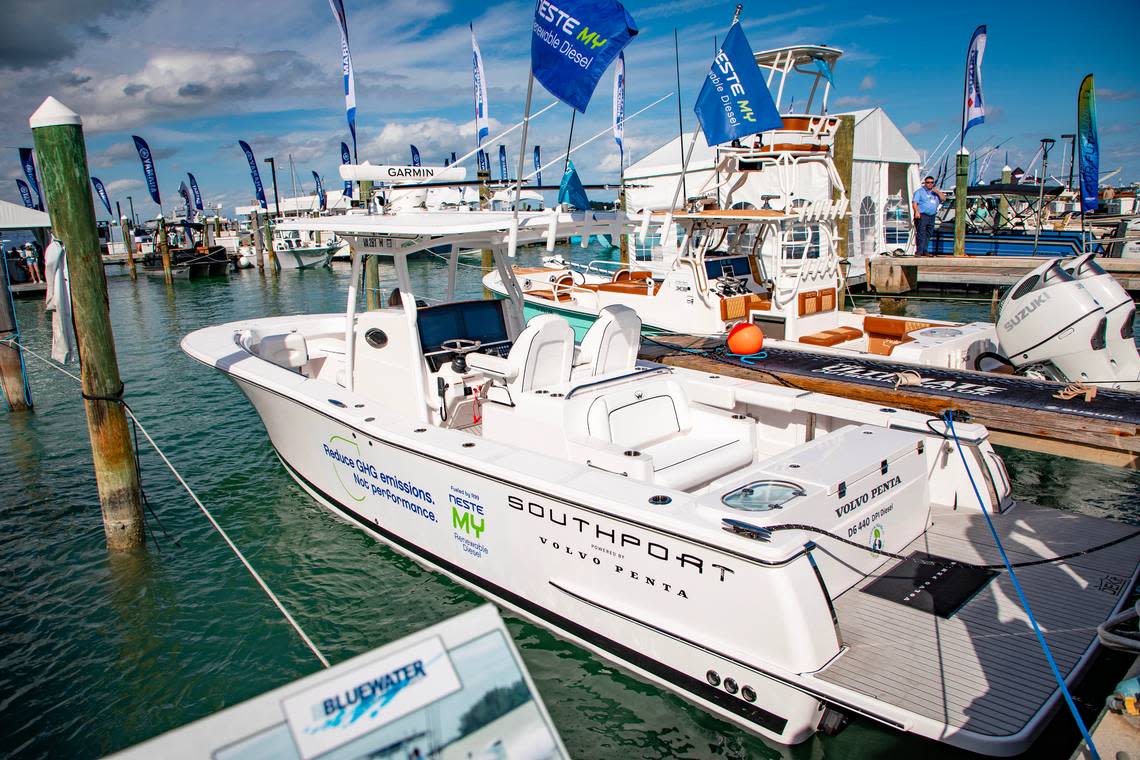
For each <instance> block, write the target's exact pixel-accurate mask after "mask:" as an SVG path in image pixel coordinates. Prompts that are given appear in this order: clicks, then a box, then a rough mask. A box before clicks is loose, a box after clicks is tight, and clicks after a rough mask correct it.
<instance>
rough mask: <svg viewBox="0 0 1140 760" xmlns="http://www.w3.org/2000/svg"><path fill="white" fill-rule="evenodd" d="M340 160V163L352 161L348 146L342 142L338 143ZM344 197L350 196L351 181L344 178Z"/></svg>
mask: <svg viewBox="0 0 1140 760" xmlns="http://www.w3.org/2000/svg"><path fill="white" fill-rule="evenodd" d="M340 162H341V163H342V164H351V163H352V154H351V153H349V152H348V146H347V145H345V144H344V143H341V144H340ZM344 197H345V198H351V197H352V182H351V181H350V180H345V182H344Z"/></svg>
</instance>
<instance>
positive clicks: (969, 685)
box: [816, 504, 1140, 736]
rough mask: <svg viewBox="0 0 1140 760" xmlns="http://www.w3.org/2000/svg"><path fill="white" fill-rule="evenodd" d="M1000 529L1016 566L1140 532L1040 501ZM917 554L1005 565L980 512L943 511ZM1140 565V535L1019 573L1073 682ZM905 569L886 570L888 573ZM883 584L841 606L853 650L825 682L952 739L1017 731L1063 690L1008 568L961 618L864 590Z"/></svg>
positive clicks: (1017, 510)
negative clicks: (924, 720) (914, 717)
mask: <svg viewBox="0 0 1140 760" xmlns="http://www.w3.org/2000/svg"><path fill="white" fill-rule="evenodd" d="M995 524H996V526H997V528H998V533H999V535H1000V536H1001V540H1002V544H1003V545H1004V546H1005V549H1006V552H1007V554H1008V555H1009V558H1010V561H1011V562H1013V563H1015V564H1016V563H1018V562H1023V561H1030V560H1035V559H1041V558H1045V557H1056V556H1060V555H1063V554H1068V553H1070V552H1073V551H1079V550H1081V549H1084V548H1087V547H1089V546H1093V545H1095V544H1099V543H1102V542H1104V541H1108V540H1111V539H1113V538H1116V537H1118V536H1122V535H1126V534H1128V533H1131V532H1133V531H1135V530H1136V528H1135V527H1134V526H1129V525H1124V524H1120V523H1113V522H1109V521H1107V520H1100V519H1096V518H1091V517H1085V516H1081V515H1077V514H1074V513H1071V512H1064V511H1061V510H1056V509H1048V508H1045V507H1039V506H1034V505H1028V504H1018V505H1017V506H1016V507H1014V508H1013V509H1012V510H1010V511H1007V512H1006V513H1005V514H1004V515H1001V516H998V517H997V518H995ZM916 550H918V551H925V552H928V553H930V554H936V555H939V556H943V557H950V558H952V559H958V560H965V561H969V562H974V563H984V564H994V563H999V562H1001V557H1000V555H999V554H998V551H997V548H996V546H995V545H994V542H993V539H992V537H991V535H990V532H989V528H988V527H987V526H986V523H985V520H984V518H983V517H982V516H981V515H979V514H977V513H973V514H969V513H961V512H951V511H942V512H936V513H935V515H934V524H933V526H932V527H931V528H930V530H929V531H928V532H927V533H926V534H924V535H923V536H920V537H919V538H918V539H916V540H915V541H913V542H911V544H910V545H909V546H908V547H907V548H906V549H905V550H904V551H902V552H900V553H901V554H904V555H905V554H908V553H910V552H911V551H916ZM1138 559H1140V537H1137V538H1133V539H1131V540H1129V541H1125V542H1123V543H1120V544H1117V545H1116V546H1113V547H1110V548H1108V549H1105V550H1103V551H1099V552H1095V553H1093V554H1089V555H1085V556H1081V557H1076V558H1074V559H1071V560H1068V561H1065V562H1062V563H1055V564H1046V565H1039V566H1036V567H1027V568H1023V569H1020V570H1017V577H1018V579H1019V580H1020V581H1021V585H1022V588H1023V589H1024V591H1025V594H1026V596H1027V597H1028V599H1029V604H1030V607H1031V608H1032V609H1033V613H1034V616H1035V617H1036V618H1037V621H1038V624H1039V625H1040V626H1041V629H1042V631H1043V632H1044V633H1045V638H1046V641H1047V642H1048V643H1049V647H1050V648H1051V649H1052V652H1053V656H1054V657H1055V658H1056V660H1057V665H1058V667H1059V668H1060V669H1061V672H1062V673H1064V674H1065V675H1066V677H1067V676H1068V674H1069V673H1070V672H1071V671H1072V669H1073V666H1074V665H1075V664H1076V663H1077V662H1078V660H1080V658H1081V657H1082V655H1083V654H1084V653H1085V652H1086V650H1087V649H1088V648H1089V646H1091V644H1092V643H1093V640H1094V639H1095V638H1096V626H1097V625H1098V624H1099V623H1100V622H1102V621H1103V620H1104V619H1105V618H1106V617H1107V616H1108V615H1109V613H1110V611H1111V610H1112V608H1113V607H1114V606H1115V605H1116V604H1117V602H1118V601H1119V600H1120V598H1121V596H1122V595H1124V594H1126V593H1127V590H1128V588H1129V583H1130V582H1131V579H1132V576H1133V574H1134V572H1135V571H1136V565H1137V560H1138ZM894 564H895V560H891V561H890V562H888V563H887V564H885V565H884V566H883V572H885V571H886V570H888V569H890V568H891V567H893V566H894ZM876 577H877V576H876ZM873 580H874V577H871V578H869V579H867V580H866V581H863V582H862V583H860V584H859V585H858V586H856V587H854V588H852V589H850V590H849V591H847V592H846V593H844V594H843V595H841V596H840V597H838V598H837V599H836V600H835V608H836V614H837V615H838V618H839V628H840V631H841V633H842V636H843V641H844V643H845V644H846V645H847V646H848V647H849V649H848V650H847V651H845V652H844V653H843V654H841V655H840V656H839V657H838V658H837V659H836V660H835V661H833V662H832V663H831V664H830V665H828V667H826V668H825V669H823V670H822V671H820V672H819V673H817V674H816V677H817V678H819V679H821V680H823V681H826V682H829V683H832V684H835V685H837V686H842V687H845V688H848V689H851V690H853V691H856V692H860V693H863V694H866V695H869V696H872V697H875V698H876V699H880V700H882V701H884V702H887V703H889V704H892V705H896V706H898V707H901V708H903V709H906V710H909V711H911V712H914V713H916V714H919V715H922V716H925V717H928V718H931V719H933V720H935V721H938V722H941V723H944V724H945V725H946V726H947V731H946V732H947V733H948V734H949V733H955V732H956V731H958V730H967V731H971V732H975V733H978V734H983V735H988V736H1007V735H1010V734H1014V733H1016V732H1018V731H1019V730H1021V729H1022V728H1023V727H1024V726H1025V725H1026V724H1028V723H1029V722H1030V721H1031V720H1032V719H1033V717H1034V715H1035V714H1036V713H1037V712H1038V711H1039V710H1040V709H1041V707H1042V706H1043V705H1044V704H1045V702H1046V701H1047V700H1048V699H1049V697H1050V695H1051V694H1052V693H1053V692H1054V691H1055V689H1056V684H1055V682H1054V680H1053V677H1052V674H1051V672H1050V670H1049V666H1048V663H1047V662H1046V661H1045V657H1044V655H1043V653H1042V651H1041V647H1040V646H1039V644H1038V642H1037V639H1036V637H1035V636H1034V634H1033V630H1032V628H1031V627H1030V625H1029V620H1028V617H1027V616H1026V614H1025V612H1024V611H1023V610H1022V609H1021V606H1020V604H1019V602H1018V599H1017V594H1016V592H1015V590H1014V588H1013V584H1012V583H1011V582H1010V579H1009V576H1008V573H1006V572H1005V571H1002V572H1001V573H1000V575H999V576H998V577H997V578H995V579H994V580H993V581H992V582H991V583H989V584H988V585H987V586H985V587H984V588H983V589H982V590H981V591H980V592H979V593H978V594H977V595H976V596H975V597H974V598H973V599H971V600H970V601H969V602H967V603H966V604H965V605H964V606H963V607H962V609H960V610H959V611H958V612H957V613H956V614H955V615H954V616H953V617H951V618H950V619H942V618H939V617H936V616H934V615H931V614H928V613H925V612H922V611H919V610H915V609H912V608H910V607H907V606H904V605H902V604H898V603H895V602H892V601H889V600H886V599H881V598H878V597H875V596H872V595H870V594H866V593H862V592H861V591H860V589H861V588H862V587H863V586H866V585H867V584H868V583H870V582H872V581H873Z"/></svg>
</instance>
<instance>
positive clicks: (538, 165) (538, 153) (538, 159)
mask: <svg viewBox="0 0 1140 760" xmlns="http://www.w3.org/2000/svg"><path fill="white" fill-rule="evenodd" d="M534 184H536V185H540V186H541V185H542V149H541V148H539V146H537V145H536V146H534Z"/></svg>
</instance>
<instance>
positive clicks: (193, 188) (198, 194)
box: [186, 172, 205, 211]
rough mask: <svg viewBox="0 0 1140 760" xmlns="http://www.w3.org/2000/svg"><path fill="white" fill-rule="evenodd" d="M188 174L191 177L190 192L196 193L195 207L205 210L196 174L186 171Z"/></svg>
mask: <svg viewBox="0 0 1140 760" xmlns="http://www.w3.org/2000/svg"><path fill="white" fill-rule="evenodd" d="M186 176H187V177H189V178H190V192H191V193H193V194H194V208H196V209H198V210H199V211H205V209H204V208H203V207H202V193H201V191H199V190H198V180H196V179H194V175H193V174H191V173H190V172H186Z"/></svg>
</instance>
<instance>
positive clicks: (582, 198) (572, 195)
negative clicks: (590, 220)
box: [558, 161, 590, 211]
mask: <svg viewBox="0 0 1140 760" xmlns="http://www.w3.org/2000/svg"><path fill="white" fill-rule="evenodd" d="M558 202H559V203H566V204H568V205H570V206H572V207H574V208H577V209H581V210H583V211H589V210H590V199H589V198H587V197H586V188H584V187H582V180H581V179H579V178H578V170H577V169H575V168H574V162H573V161H567V162H566V173H565V174H563V175H562V184H561V185H559V187H558Z"/></svg>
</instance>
